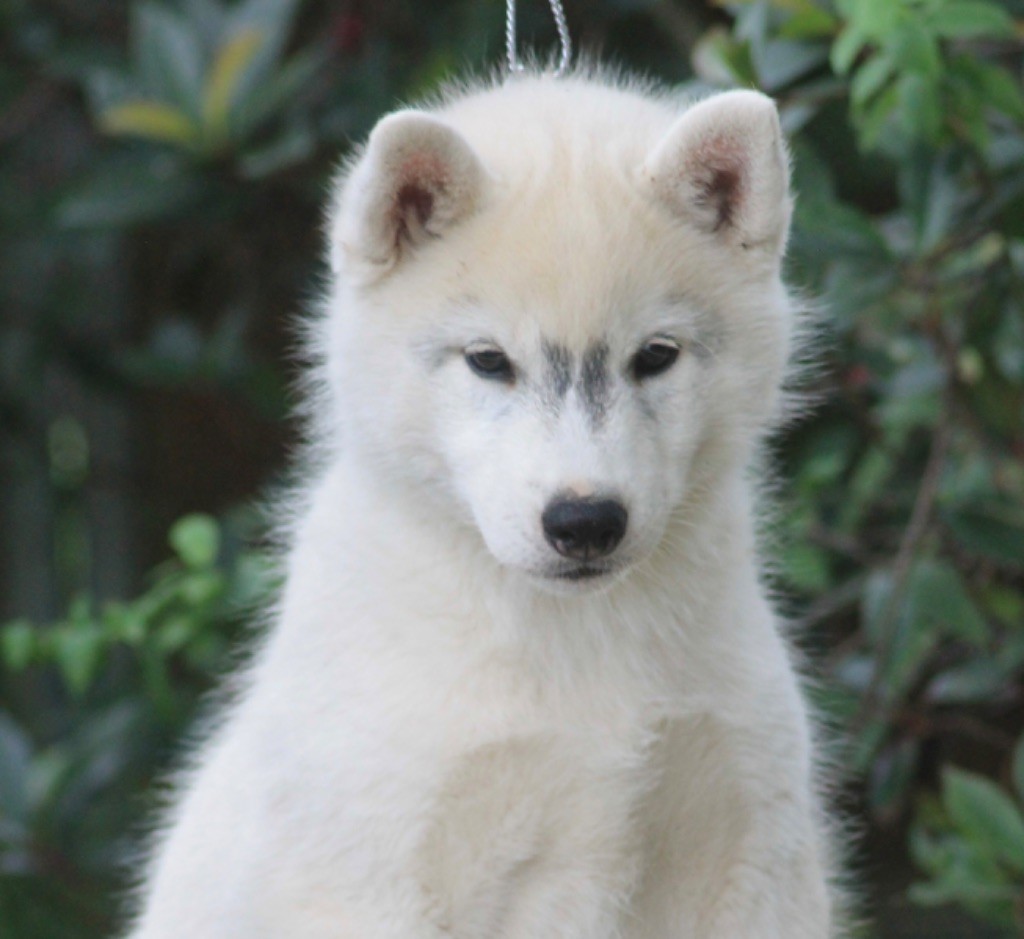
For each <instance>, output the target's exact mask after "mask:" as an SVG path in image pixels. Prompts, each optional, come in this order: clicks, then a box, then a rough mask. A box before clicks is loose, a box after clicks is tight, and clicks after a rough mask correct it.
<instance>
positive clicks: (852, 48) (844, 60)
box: [829, 24, 868, 75]
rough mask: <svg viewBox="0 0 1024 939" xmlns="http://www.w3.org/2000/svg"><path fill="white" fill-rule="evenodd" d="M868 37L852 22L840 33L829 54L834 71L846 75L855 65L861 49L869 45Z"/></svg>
mask: <svg viewBox="0 0 1024 939" xmlns="http://www.w3.org/2000/svg"><path fill="white" fill-rule="evenodd" d="M867 41H868V37H867V36H866V35H865V34H864V33H863V32H862V31H861V30H859V29H857V28H856V27H854V26H853V25H852V24H847V26H846V28H845V29H844V30H843V31H842V32H841V33H840V34H839V37H838V38H837V39H836V41H835V42H834V43H832V51H831V52H830V54H829V63H830V64H831V66H832V71H833V72H835V73H836V74H837V75H845V74H846V73H847V72H849V71H850V69H851V68H852V67H853V63H854V61H855V60H856V58H857V55H858V54H859V53H860V50H861V49H863V48H864V46H865V45H867Z"/></svg>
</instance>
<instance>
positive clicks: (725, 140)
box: [687, 136, 746, 232]
mask: <svg viewBox="0 0 1024 939" xmlns="http://www.w3.org/2000/svg"><path fill="white" fill-rule="evenodd" d="M745 156H746V154H745V153H744V150H743V146H742V144H738V143H737V142H736V141H735V140H732V139H730V138H729V137H721V136H719V137H714V138H712V139H711V140H708V141H706V142H705V143H704V144H703V145H702V146H701V147H700V148H699V149H698V150H697V151H696V152H695V153H694V154H693V155H692V156H691V158H690V160H689V161H688V162H689V166H688V167H687V169H688V170H689V171H690V173H691V174H692V179H693V185H694V188H695V189H696V190H697V199H696V202H697V205H698V206H699V207H700V208H702V209H711V210H714V212H715V222H714V225H713V226H712V231H715V232H718V231H721V230H722V229H723V228H727V227H728V226H730V225H732V224H733V222H734V221H735V215H736V210H737V209H738V208H739V206H740V203H741V202H742V200H743V198H744V191H743V190H744V182H745V179H744V173H743V168H744V162H745V160H744V158H745Z"/></svg>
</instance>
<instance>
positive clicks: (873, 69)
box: [850, 55, 895, 107]
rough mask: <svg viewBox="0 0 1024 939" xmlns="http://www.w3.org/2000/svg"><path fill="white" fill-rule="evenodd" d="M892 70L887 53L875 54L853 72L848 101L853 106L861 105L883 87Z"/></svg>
mask: <svg viewBox="0 0 1024 939" xmlns="http://www.w3.org/2000/svg"><path fill="white" fill-rule="evenodd" d="M894 71H895V65H894V63H893V60H892V59H891V58H889V56H888V55H876V56H875V57H874V58H872V59H871V60H870V61H868V62H866V63H865V64H864V65H863V66H862V67H861V68H859V69H857V71H856V73H855V74H854V76H853V80H852V81H851V82H850V101H851V102H853V104H854V106H855V107H863V106H864V105H865V104H867V102H868V101H869V100H870V99H871V98H873V97H874V96H875V95H876V94H878V92H879V91H881V90H882V88H884V87H885V84H886V82H888V80H889V79H890V78H891V77H892V75H893V72H894Z"/></svg>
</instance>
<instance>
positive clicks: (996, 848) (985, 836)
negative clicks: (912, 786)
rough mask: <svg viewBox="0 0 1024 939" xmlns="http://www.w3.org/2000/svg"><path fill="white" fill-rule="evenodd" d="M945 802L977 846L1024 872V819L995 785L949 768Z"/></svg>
mask: <svg viewBox="0 0 1024 939" xmlns="http://www.w3.org/2000/svg"><path fill="white" fill-rule="evenodd" d="M942 801H943V805H945V807H946V811H947V812H949V816H950V819H951V820H952V821H953V823H954V824H955V825H956V826H957V828H958V829H959V830H960V831H961V832H962V833H963V834H964V836H965V837H967V838H968V839H970V841H971V843H972V844H973V845H975V846H976V847H977V848H979V849H981V850H983V851H984V852H985V853H986V854H987V855H988V856H989V857H992V858H999V859H1001V860H1003V861H1005V862H1006V863H1007V864H1010V865H1011V866H1012V867H1013V868H1014V869H1016V870H1017V871H1021V872H1024V817H1022V816H1021V812H1020V809H1019V808H1018V807H1017V806H1016V805H1015V804H1014V803H1013V801H1012V800H1011V799H1010V798H1009V796H1007V795H1006V793H1004V792H1003V791H1002V790H1001V789H1000V788H999V787H998V786H996V785H995V783H993V782H992V781H991V780H988V779H986V778H985V777H983V776H978V775H976V774H974V773H968V772H964V771H963V770H958V769H954V768H950V769H947V770H946V772H945V773H944V774H943V790H942Z"/></svg>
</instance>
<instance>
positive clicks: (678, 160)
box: [646, 91, 791, 254]
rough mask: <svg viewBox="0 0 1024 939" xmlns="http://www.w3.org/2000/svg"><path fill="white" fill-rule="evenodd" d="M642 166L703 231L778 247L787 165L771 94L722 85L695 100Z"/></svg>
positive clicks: (784, 226) (743, 243) (660, 193)
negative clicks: (720, 90) (717, 91)
mask: <svg viewBox="0 0 1024 939" xmlns="http://www.w3.org/2000/svg"><path fill="white" fill-rule="evenodd" d="M646 170H647V173H648V175H649V178H650V180H651V182H652V184H653V186H654V190H655V193H656V196H657V198H658V199H659V200H661V201H662V202H664V203H665V204H666V205H667V206H668V207H669V208H670V210H672V211H673V212H675V213H676V214H677V215H678V216H679V217H680V218H682V219H683V220H685V221H687V222H688V223H691V224H693V225H694V226H696V227H697V228H699V229H700V230H701V231H704V232H707V233H709V234H713V235H714V236H716V237H718V238H720V239H722V240H723V241H724V242H727V243H729V244H732V245H736V246H739V247H742V248H745V249H754V248H762V249H766V250H768V251H770V252H771V253H772V254H777V253H779V252H781V250H782V248H783V246H784V245H785V240H786V233H787V231H788V228H789V216H790V210H791V206H790V198H789V164H788V160H787V157H786V148H785V143H784V142H783V138H782V130H781V128H780V126H779V115H778V112H777V111H776V109H775V104H774V102H773V101H772V100H771V98H768V97H766V96H765V95H762V94H760V93H759V92H756V91H727V92H724V93H722V94H718V95H714V96H713V97H711V98H707V99H705V100H704V101H701V102H699V103H697V104H695V105H693V106H692V107H691V108H689V110H687V111H686V112H685V113H683V115H682V116H681V117H679V119H678V120H677V121H676V122H675V124H673V125H672V127H671V129H670V130H669V132H668V133H667V134H666V135H665V137H664V138H663V139H662V141H661V143H659V144H658V145H657V146H656V147H655V148H654V151H653V152H652V153H651V155H650V157H649V158H648V160H647V164H646Z"/></svg>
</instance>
